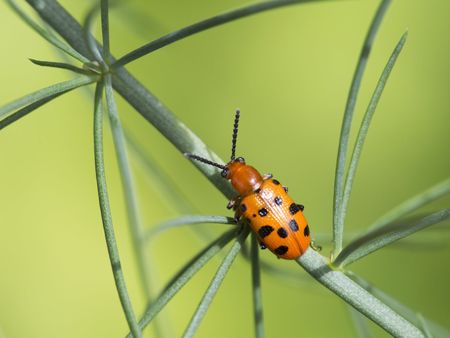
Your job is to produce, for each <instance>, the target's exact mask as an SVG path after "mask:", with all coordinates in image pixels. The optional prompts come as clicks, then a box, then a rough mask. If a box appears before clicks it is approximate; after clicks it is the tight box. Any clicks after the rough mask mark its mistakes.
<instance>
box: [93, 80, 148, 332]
mask: <svg viewBox="0 0 450 338" xmlns="http://www.w3.org/2000/svg"><path fill="white" fill-rule="evenodd" d="M102 91H103V83H102V82H100V83H98V84H97V88H96V92H95V111H94V155H95V175H96V178H97V189H98V197H99V203H100V211H101V215H102V222H103V229H104V232H105V239H106V246H107V248H108V254H109V260H110V262H111V267H112V271H113V275H114V281H115V283H116V288H117V293H118V294H119V299H120V303H121V304H122V309H123V312H124V314H125V317H126V319H127V322H128V326H129V328H130V330H131V332H132V333H133V336H134V338H141V337H142V334H141V330H140V328H139V326H138V323H137V320H136V317H135V315H134V310H133V306H132V304H131V300H130V297H129V295H128V290H127V287H126V283H125V278H124V275H123V271H122V266H121V264H120V256H119V249H118V247H117V242H116V235H115V234H114V226H113V221H112V216H111V209H110V206H109V197H108V190H107V186H106V176H105V166H104V160H103V111H102V102H101V101H102Z"/></svg>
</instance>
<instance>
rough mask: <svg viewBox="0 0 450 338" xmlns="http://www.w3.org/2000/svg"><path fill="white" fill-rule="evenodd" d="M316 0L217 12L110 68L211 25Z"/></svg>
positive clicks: (280, 1)
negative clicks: (217, 13)
mask: <svg viewBox="0 0 450 338" xmlns="http://www.w3.org/2000/svg"><path fill="white" fill-rule="evenodd" d="M317 1H318V0H272V1H265V2H259V3H256V4H254V5H250V6H245V7H242V8H238V9H235V10H232V11H229V12H226V13H223V14H219V15H216V16H213V17H211V18H209V19H206V20H202V21H199V22H197V23H194V24H192V25H190V26H187V27H184V28H182V29H179V30H177V31H175V32H172V33H169V34H167V35H164V36H162V37H160V38H158V39H156V40H154V41H152V42H150V43H148V44H146V45H144V46H142V47H139V48H137V49H135V50H133V51H132V52H130V53H128V54H126V55H124V56H122V57H121V58H120V59H118V60H117V61H116V62H114V63H113V64H112V66H111V68H118V67H121V66H124V65H126V64H128V63H130V62H132V61H134V60H136V59H139V58H141V57H143V56H145V55H147V54H150V53H151V52H154V51H155V50H158V49H160V48H162V47H164V46H167V45H169V44H171V43H174V42H176V41H179V40H181V39H184V38H186V37H188V36H190V35H193V34H196V33H199V32H202V31H204V30H207V29H209V28H212V27H216V26H219V25H223V24H225V23H228V22H231V21H234V20H237V19H241V18H244V17H246V16H250V15H254V14H257V13H260V12H263V11H267V10H270V9H275V8H278V7H283V6H289V5H295V4H300V3H307V2H317Z"/></svg>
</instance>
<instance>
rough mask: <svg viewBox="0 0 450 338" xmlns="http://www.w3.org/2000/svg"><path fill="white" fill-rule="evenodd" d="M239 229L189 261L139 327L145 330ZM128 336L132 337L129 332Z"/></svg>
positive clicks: (148, 308)
mask: <svg viewBox="0 0 450 338" xmlns="http://www.w3.org/2000/svg"><path fill="white" fill-rule="evenodd" d="M236 232H237V229H232V230H229V231H227V232H226V233H224V234H223V235H221V236H220V237H219V238H218V239H216V240H215V241H213V242H211V243H210V244H209V245H208V246H207V247H206V248H205V249H203V250H202V251H200V252H199V253H198V254H197V255H196V256H195V257H193V258H192V259H191V260H190V261H189V262H187V263H186V264H185V265H184V267H183V268H182V269H181V270H180V271H179V272H178V273H177V274H176V275H175V276H174V277H173V278H172V280H171V281H170V282H169V283H168V284H167V286H166V287H165V288H164V290H163V291H162V292H161V294H160V295H159V296H158V298H157V299H156V300H155V301H154V302H152V303H151V304H149V306H148V307H147V309H146V310H145V312H144V315H143V316H142V319H141V320H140V321H139V327H140V328H141V329H142V330H143V329H144V328H145V327H146V326H147V325H148V324H150V322H151V321H152V320H153V318H154V317H155V316H156V315H157V314H158V313H159V312H160V311H161V310H162V309H163V308H164V306H165V305H166V304H167V303H169V301H170V300H171V299H172V297H173V296H175V295H176V294H177V292H178V291H180V290H181V288H182V287H183V286H184V285H185V284H186V283H187V282H188V281H189V280H190V279H191V278H192V277H193V276H194V275H195V274H196V273H197V272H198V271H199V270H200V269H201V268H202V267H203V266H205V265H206V263H208V262H209V260H210V259H211V258H213V257H214V256H215V255H216V254H217V253H218V252H219V251H220V250H221V249H222V248H223V247H224V246H225V245H227V244H228V243H229V242H230V241H231V240H232V239H233V238H234V237H235V236H236ZM126 338H132V336H131V334H130V333H129V334H128V335H127V336H126Z"/></svg>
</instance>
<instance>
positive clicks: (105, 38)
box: [100, 0, 111, 64]
mask: <svg viewBox="0 0 450 338" xmlns="http://www.w3.org/2000/svg"><path fill="white" fill-rule="evenodd" d="M100 6H101V8H100V13H101V17H102V43H103V59H104V60H105V62H106V64H109V60H110V58H111V54H110V47H109V1H108V0H101V3H100Z"/></svg>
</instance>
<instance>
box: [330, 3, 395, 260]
mask: <svg viewBox="0 0 450 338" xmlns="http://www.w3.org/2000/svg"><path fill="white" fill-rule="evenodd" d="M390 3H391V0H383V1H382V2H381V3H380V5H379V7H378V10H377V12H376V13H375V16H374V17H373V19H372V23H371V25H370V28H369V30H368V31H367V35H366V38H365V40H364V43H363V46H362V49H361V52H360V54H359V59H358V64H357V66H356V69H355V73H354V74H353V80H352V84H351V86H350V91H349V93H348V97H347V103H346V105H345V111H344V118H343V120H342V126H341V134H340V136H339V148H338V155H337V160H336V173H335V178H334V198H333V204H334V205H333V252H332V256H333V257H335V256H337V255H338V254H339V252H340V251H341V250H342V241H343V236H344V224H343V223H340V221H341V220H340V219H339V217H338V215H339V212H340V209H341V201H342V194H343V190H344V171H345V163H346V156H347V147H348V139H349V136H350V129H351V125H352V119H353V112H354V110H355V105H356V99H357V97H358V92H359V88H360V86H361V80H362V77H363V75H364V70H365V69H366V65H367V60H368V58H369V55H370V51H371V50H372V45H373V42H374V40H375V37H376V35H377V32H378V29H379V27H380V25H381V21H382V20H383V17H384V14H385V13H386V11H387V9H388V7H389V5H390Z"/></svg>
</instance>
